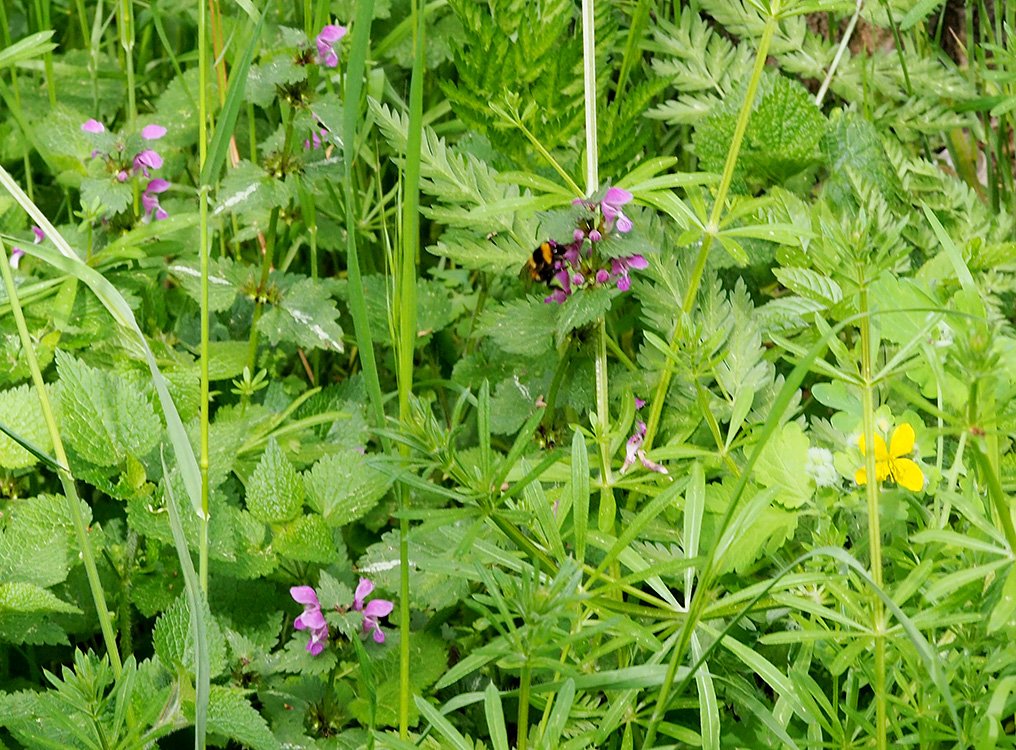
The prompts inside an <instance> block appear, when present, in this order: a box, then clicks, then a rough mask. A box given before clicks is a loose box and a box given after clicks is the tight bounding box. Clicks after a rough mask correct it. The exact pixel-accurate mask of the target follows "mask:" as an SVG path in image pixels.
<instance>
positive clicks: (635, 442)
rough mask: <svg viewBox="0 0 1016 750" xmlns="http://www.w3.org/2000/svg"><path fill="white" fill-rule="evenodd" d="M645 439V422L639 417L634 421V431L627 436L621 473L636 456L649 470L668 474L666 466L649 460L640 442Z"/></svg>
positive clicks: (633, 461)
mask: <svg viewBox="0 0 1016 750" xmlns="http://www.w3.org/2000/svg"><path fill="white" fill-rule="evenodd" d="M645 439H646V423H645V422H643V421H642V420H641V419H640V420H638V421H637V422H636V423H635V432H633V433H632V435H631V437H630V438H628V442H627V444H626V445H625V451H624V453H625V455H624V464H623V465H622V466H621V473H622V474H624V473H625V472H626V471H628V469H630V468H631V467H632V464H634V463H635V459H636V458H637V459H638V460H639V462H640V463H641V464H642V465H643V466H644V467H646V468H647V469H649V471H655V472H658V473H660V474H669V473H670V472H668V471H667V467H665V466H662V465H660V464H658V463H656V462H655V461H651V460H650V459H649V456H647V455H646V452H645V451H644V450H643V449H642V443H644V442H645Z"/></svg>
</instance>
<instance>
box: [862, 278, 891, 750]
mask: <svg viewBox="0 0 1016 750" xmlns="http://www.w3.org/2000/svg"><path fill="white" fill-rule="evenodd" d="M859 307H860V309H859V310H858V312H859V313H860V314H861V315H863V316H864V317H862V318H861V322H860V329H861V331H860V333H861V418H862V420H863V431H864V445H865V451H864V470H865V473H866V476H867V482H865V490H866V496H867V499H868V554H869V557H870V558H871V578H872V581H874V583H875V586H877V587H878V588H882V530H881V523H880V518H879V502H878V499H879V483H878V476H877V474H876V466H875V393H874V384H873V383H872V380H871V369H872V354H873V352H872V345H873V342H872V337H871V316H870V315H869V314H868V313H869V305H868V287H867V285H866V284H864V283H863V282H862V285H861V290H860V302H859ZM872 610H873V611H872V632H874V634H875V684H874V686H873V687H874V689H875V743H876V747H877V748H878V750H886V742H887V737H886V730H887V722H886V684H885V647H886V643H885V610H884V606H883V603H882V600H881V599H880V598H879V597H878V596H877V595H876V596H874V597H873V601H872Z"/></svg>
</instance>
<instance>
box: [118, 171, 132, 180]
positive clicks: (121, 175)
mask: <svg viewBox="0 0 1016 750" xmlns="http://www.w3.org/2000/svg"><path fill="white" fill-rule="evenodd" d="M129 176H130V175H128V174H127V172H126V170H123V169H121V170H120V171H119V172H117V173H116V181H117V182H127V178H128V177H129Z"/></svg>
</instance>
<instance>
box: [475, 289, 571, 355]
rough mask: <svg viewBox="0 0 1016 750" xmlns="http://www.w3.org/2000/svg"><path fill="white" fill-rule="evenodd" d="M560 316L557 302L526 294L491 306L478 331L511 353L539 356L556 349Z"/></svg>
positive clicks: (486, 311) (482, 317)
mask: <svg viewBox="0 0 1016 750" xmlns="http://www.w3.org/2000/svg"><path fill="white" fill-rule="evenodd" d="M557 317H558V316H557V309H556V305H553V304H548V303H546V302H544V301H543V300H542V299H538V298H537V297H525V298H523V299H517V300H512V301H510V302H502V303H498V304H492V305H488V307H487V309H485V310H484V311H483V314H482V315H481V316H480V322H479V326H478V328H477V332H478V333H479V334H480V335H481V336H490V338H491V339H492V340H493V341H494V343H495V344H496V345H497V347H498V348H499V349H501V350H502V351H505V352H507V353H508V354H521V355H523V356H527V357H537V356H539V355H541V354H544V353H546V352H548V351H550V350H551V349H552V348H553V346H554V332H555V330H556V329H557Z"/></svg>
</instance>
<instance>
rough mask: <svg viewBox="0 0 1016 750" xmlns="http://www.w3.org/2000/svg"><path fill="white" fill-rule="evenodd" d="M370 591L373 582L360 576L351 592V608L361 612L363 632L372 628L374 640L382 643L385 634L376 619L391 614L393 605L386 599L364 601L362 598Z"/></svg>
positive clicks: (368, 594) (372, 587)
mask: <svg viewBox="0 0 1016 750" xmlns="http://www.w3.org/2000/svg"><path fill="white" fill-rule="evenodd" d="M372 591H374V584H373V583H372V582H371V581H370V580H368V579H367V578H361V579H360V583H359V584H357V587H356V592H355V593H354V594H353V609H355V610H356V611H357V612H363V632H364V633H369V632H370V631H372V630H373V631H374V640H375V641H376V642H377V643H384V642H385V634H384V631H383V630H381V625H380V624H379V623H378V620H379V619H380V618H382V617H386V616H388V615H389V614H391V611H392V610H393V609H394V608H395V605H394V604H393V603H392V602H390V601H388V600H387V599H373V600H372V601H369V602H365V601H364V600H365V599H366V598H367V597H368V596H370V594H371V592H372Z"/></svg>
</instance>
